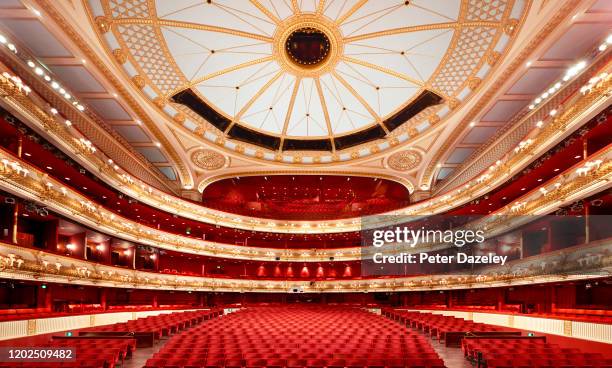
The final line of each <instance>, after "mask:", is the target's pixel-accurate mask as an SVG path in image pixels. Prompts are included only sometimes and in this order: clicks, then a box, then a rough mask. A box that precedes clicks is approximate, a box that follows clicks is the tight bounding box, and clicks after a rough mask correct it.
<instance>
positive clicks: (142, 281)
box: [0, 241, 612, 293]
mask: <svg viewBox="0 0 612 368" xmlns="http://www.w3.org/2000/svg"><path fill="white" fill-rule="evenodd" d="M610 245H611V244H610V242H609V241H600V242H595V243H591V244H587V245H582V246H576V247H572V248H566V249H563V250H561V251H556V252H551V253H547V254H543V255H540V256H535V257H529V258H525V259H521V260H516V261H512V262H510V263H509V264H507V265H506V266H504V267H487V268H483V269H481V270H478V273H471V274H464V275H461V274H435V275H426V276H415V277H397V278H383V279H380V278H364V279H348V280H323V281H315V282H311V281H298V280H255V279H252V280H248V279H247V280H245V279H226V278H213V277H203V276H183V275H171V274H163V273H154V272H147V271H138V270H131V269H130V270H126V269H125V268H120V267H112V266H107V265H102V264H97V263H93V262H89V261H85V260H79V259H75V258H70V257H65V256H61V255H57V254H53V253H48V252H45V251H39V250H33V249H28V248H22V247H18V246H14V245H10V244H5V243H0V276H2V277H4V278H10V279H16V280H38V281H43V282H45V281H46V282H69V283H71V284H80V285H95V286H112V287H126V286H129V287H131V288H138V289H160V290H193V291H234V292H236V291H240V292H287V290H289V289H291V288H295V287H299V288H302V289H303V291H304V292H306V293H315V292H316V293H320V292H327V293H340V292H376V291H380V292H388V291H418V290H450V289H473V288H483V287H495V286H509V285H524V284H532V283H537V282H553V281H567V280H581V279H589V278H597V277H601V276H603V275H605V274H607V272H609V271H610V269H612V255H610V253H609V252H608V251H607V249H609V247H610Z"/></svg>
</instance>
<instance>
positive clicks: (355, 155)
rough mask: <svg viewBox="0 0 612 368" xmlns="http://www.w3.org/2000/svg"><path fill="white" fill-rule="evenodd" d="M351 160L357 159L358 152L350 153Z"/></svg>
mask: <svg viewBox="0 0 612 368" xmlns="http://www.w3.org/2000/svg"><path fill="white" fill-rule="evenodd" d="M351 158H352V159H356V158H359V151H353V152H351Z"/></svg>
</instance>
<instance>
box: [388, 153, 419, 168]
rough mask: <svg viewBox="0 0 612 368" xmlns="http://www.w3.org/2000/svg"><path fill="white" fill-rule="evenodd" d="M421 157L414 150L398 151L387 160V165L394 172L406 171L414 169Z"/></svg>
mask: <svg viewBox="0 0 612 368" xmlns="http://www.w3.org/2000/svg"><path fill="white" fill-rule="evenodd" d="M422 159H423V157H422V156H421V154H420V153H419V152H417V151H415V150H404V151H399V152H396V153H394V154H392V155H391V156H389V158H388V159H387V165H388V166H389V167H390V168H392V169H393V170H396V171H408V170H412V169H414V168H416V167H417V166H419V164H420V163H421V160H422Z"/></svg>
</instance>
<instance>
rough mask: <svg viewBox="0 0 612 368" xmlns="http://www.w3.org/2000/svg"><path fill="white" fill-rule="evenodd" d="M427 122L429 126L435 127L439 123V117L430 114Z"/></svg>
mask: <svg viewBox="0 0 612 368" xmlns="http://www.w3.org/2000/svg"><path fill="white" fill-rule="evenodd" d="M427 120H429V122H430V123H431V125H436V124H438V123H439V122H440V116H439V115H438V114H431V116H430V117H429V118H428V119H427Z"/></svg>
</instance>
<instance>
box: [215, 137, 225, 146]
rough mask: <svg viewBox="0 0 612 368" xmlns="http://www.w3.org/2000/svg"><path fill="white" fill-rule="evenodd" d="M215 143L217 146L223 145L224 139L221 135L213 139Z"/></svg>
mask: <svg viewBox="0 0 612 368" xmlns="http://www.w3.org/2000/svg"><path fill="white" fill-rule="evenodd" d="M215 144H216V145H217V146H224V145H225V139H224V138H223V137H217V139H215Z"/></svg>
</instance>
